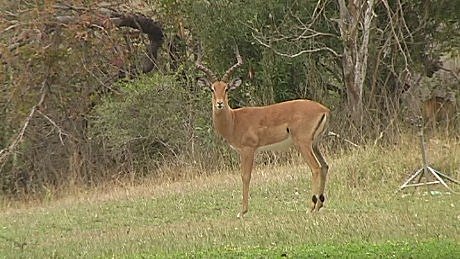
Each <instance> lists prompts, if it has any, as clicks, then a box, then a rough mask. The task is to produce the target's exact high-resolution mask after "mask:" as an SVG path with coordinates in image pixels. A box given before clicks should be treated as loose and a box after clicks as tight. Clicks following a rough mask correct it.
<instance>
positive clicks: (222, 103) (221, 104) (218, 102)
mask: <svg viewBox="0 0 460 259" xmlns="http://www.w3.org/2000/svg"><path fill="white" fill-rule="evenodd" d="M224 106H225V105H224V102H223V101H217V102H216V109H218V110H221V109H223V108H224Z"/></svg>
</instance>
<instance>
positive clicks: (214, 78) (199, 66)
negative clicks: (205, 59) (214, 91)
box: [195, 44, 218, 82]
mask: <svg viewBox="0 0 460 259" xmlns="http://www.w3.org/2000/svg"><path fill="white" fill-rule="evenodd" d="M201 58H202V53H201V44H200V45H198V58H197V60H196V62H195V66H196V68H197V69H199V70H201V71H203V72H204V73H205V74H206V75H207V76H208V79H209V80H211V82H215V81H217V80H218V79H217V76H216V74H214V72H212V71H211V69H209V68H207V67H205V66H204V65H203V64H202V63H201Z"/></svg>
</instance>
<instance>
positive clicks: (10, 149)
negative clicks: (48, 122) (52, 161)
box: [0, 80, 46, 163]
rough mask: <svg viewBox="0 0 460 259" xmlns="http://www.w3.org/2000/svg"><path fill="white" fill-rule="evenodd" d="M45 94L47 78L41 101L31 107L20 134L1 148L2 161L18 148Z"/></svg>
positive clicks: (43, 84) (41, 93)
mask: <svg viewBox="0 0 460 259" xmlns="http://www.w3.org/2000/svg"><path fill="white" fill-rule="evenodd" d="M45 96H46V80H44V81H43V83H42V86H41V88H40V99H39V101H38V102H37V104H35V105H34V106H33V107H32V109H30V112H29V115H28V116H27V117H26V119H25V120H24V123H23V124H22V127H21V129H20V130H19V133H18V135H17V136H16V137H15V138H14V140H13V142H11V144H10V145H9V146H8V147H6V148H4V149H2V150H0V163H3V162H4V161H6V159H7V158H8V157H9V156H10V155H11V154H12V153H13V152H14V151H15V150H16V148H17V146H18V144H19V143H21V141H22V139H23V137H24V133H25V132H26V129H27V127H28V126H29V123H30V121H31V120H32V118H33V116H34V114H35V112H36V111H37V109H38V108H39V107H40V106H41V105H42V103H43V101H44V100H45Z"/></svg>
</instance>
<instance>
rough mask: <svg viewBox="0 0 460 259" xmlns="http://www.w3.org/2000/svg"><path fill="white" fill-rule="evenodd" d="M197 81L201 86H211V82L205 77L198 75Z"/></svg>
mask: <svg viewBox="0 0 460 259" xmlns="http://www.w3.org/2000/svg"><path fill="white" fill-rule="evenodd" d="M196 82H197V84H198V86H199V87H207V88H211V82H209V80H208V79H207V78H205V77H197V78H196Z"/></svg>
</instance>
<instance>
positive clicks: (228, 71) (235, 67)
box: [222, 46, 243, 82]
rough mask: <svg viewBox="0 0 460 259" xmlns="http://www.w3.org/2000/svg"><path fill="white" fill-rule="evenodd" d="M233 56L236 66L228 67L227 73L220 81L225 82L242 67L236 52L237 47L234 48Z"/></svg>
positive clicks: (241, 61)
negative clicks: (234, 56)
mask: <svg viewBox="0 0 460 259" xmlns="http://www.w3.org/2000/svg"><path fill="white" fill-rule="evenodd" d="M235 55H236V60H237V62H236V64H235V65H233V66H232V67H230V68H229V69H228V70H227V72H225V74H224V76H223V77H222V81H224V82H227V81H228V79H229V78H230V76H231V75H232V74H233V72H235V70H236V69H237V68H238V67H240V66H241V65H243V59H242V58H241V56H240V51H239V50H238V46H235Z"/></svg>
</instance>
